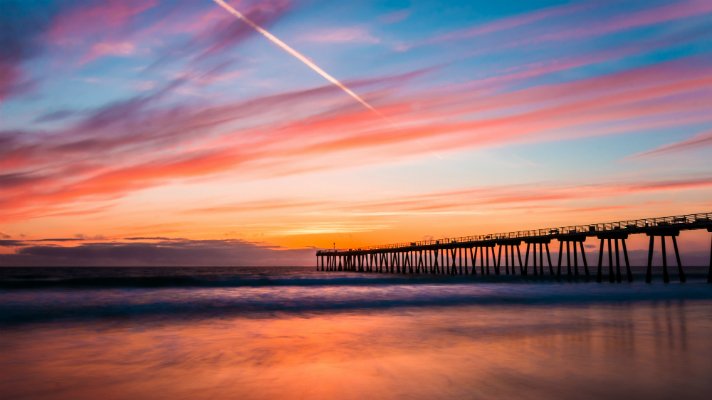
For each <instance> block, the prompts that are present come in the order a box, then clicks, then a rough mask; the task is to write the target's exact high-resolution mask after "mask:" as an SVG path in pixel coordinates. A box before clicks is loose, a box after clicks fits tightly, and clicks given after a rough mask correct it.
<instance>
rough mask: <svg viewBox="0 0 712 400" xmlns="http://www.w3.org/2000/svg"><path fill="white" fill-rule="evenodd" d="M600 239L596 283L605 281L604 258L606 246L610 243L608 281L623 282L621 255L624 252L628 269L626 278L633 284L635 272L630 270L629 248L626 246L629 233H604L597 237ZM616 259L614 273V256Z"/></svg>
mask: <svg viewBox="0 0 712 400" xmlns="http://www.w3.org/2000/svg"><path fill="white" fill-rule="evenodd" d="M596 237H597V238H598V239H600V240H601V248H600V251H599V253H598V270H597V272H596V282H599V283H600V282H601V281H602V280H603V271H602V268H603V258H604V255H603V253H604V251H605V249H604V248H605V245H606V243H608V281H609V282H621V281H622V280H623V279H622V275H621V260H620V253H621V250H622V251H623V258H624V261H625V268H626V278H627V280H628V282H633V272H632V271H631V269H630V261H629V259H628V247H627V246H626V240H627V239H628V233H626V232H602V233H600V234H598V235H596ZM614 254H615V258H616V263H615V265H616V270H615V273H614V272H613V255H614Z"/></svg>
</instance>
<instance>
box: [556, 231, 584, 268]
mask: <svg viewBox="0 0 712 400" xmlns="http://www.w3.org/2000/svg"><path fill="white" fill-rule="evenodd" d="M557 239H558V240H559V260H558V263H557V266H556V277H557V278H561V267H562V265H563V256H564V253H566V275H567V278H568V279H571V278H572V277H575V278H578V276H579V251H580V252H581V257H580V258H581V262H582V263H583V272H584V274H585V276H586V279H588V278H589V277H590V276H591V273H590V271H589V270H588V260H587V258H586V249H585V248H584V245H583V243H584V242H585V241H586V235H585V234H582V233H569V234H564V235H560V236H559V237H557ZM564 245H565V247H564ZM572 249H573V251H572ZM572 259H573V263H572V262H571V261H572ZM572 267H573V271H572V269H571V268H572Z"/></svg>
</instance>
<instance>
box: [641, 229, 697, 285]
mask: <svg viewBox="0 0 712 400" xmlns="http://www.w3.org/2000/svg"><path fill="white" fill-rule="evenodd" d="M646 235H648V236H649V237H650V245H649V247H648V268H647V270H646V272H645V282H647V283H650V282H652V281H653V252H654V250H655V237H659V238H660V250H661V252H662V254H661V255H662V263H663V281H664V282H665V283H669V282H670V274H669V273H668V267H667V249H666V243H665V240H666V238H668V237H669V238H671V239H672V244H673V250H674V251H675V260H676V261H677V272H678V276H679V279H680V282H685V281H686V280H687V279H686V277H685V271H683V270H682V262H681V261H680V251H679V250H678V248H677V237H678V236H679V235H680V231H679V230H678V229H674V228H665V227H662V228H661V227H656V228H653V229H649V230H648V232H646Z"/></svg>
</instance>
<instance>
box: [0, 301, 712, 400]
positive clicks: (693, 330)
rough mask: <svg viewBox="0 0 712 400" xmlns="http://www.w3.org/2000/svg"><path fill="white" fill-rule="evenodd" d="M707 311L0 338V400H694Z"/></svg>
mask: <svg viewBox="0 0 712 400" xmlns="http://www.w3.org/2000/svg"><path fill="white" fill-rule="evenodd" d="M711 332H712V302H710V301H653V302H634V303H623V304H588V305H587V304H578V305H558V306H556V305H546V306H526V305H509V306H508V305H498V306H491V305H488V306H452V307H419V308H399V309H391V310H388V309H386V310H348V311H341V312H311V313H301V314H299V313H297V314H295V313H262V314H254V315H249V316H239V317H238V316H223V317H215V318H192V319H188V320H184V321H180V320H176V319H175V318H172V319H166V320H160V319H156V318H151V317H147V316H143V317H139V318H130V317H127V318H122V319H111V320H106V319H104V320H94V321H78V322H77V321H75V322H70V321H65V322H54V323H37V324H32V325H29V326H24V327H22V328H8V329H4V330H0V351H1V353H2V357H1V358H0V370H2V371H3V374H2V375H1V376H0V393H2V394H3V396H2V397H3V398H7V399H41V398H52V399H102V400H109V399H198V398H200V399H204V398H211V399H285V398H289V399H291V398H308V399H334V398H344V399H365V398H368V399H393V398H411V399H433V398H458V399H459V398H475V399H477V398H482V399H490V398H497V399H502V398H518V399H544V398H577V399H581V398H583V399H586V398H604V397H605V398H646V399H662V398H672V397H679V398H700V399H702V398H707V396H708V395H709V393H712V380H710V379H709V378H710V371H712V357H711V356H712V341H710V337H709V335H710V333H711Z"/></svg>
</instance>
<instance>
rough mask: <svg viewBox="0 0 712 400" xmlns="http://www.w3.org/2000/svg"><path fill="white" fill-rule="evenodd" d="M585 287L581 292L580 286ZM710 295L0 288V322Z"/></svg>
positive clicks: (704, 291)
mask: <svg viewBox="0 0 712 400" xmlns="http://www.w3.org/2000/svg"><path fill="white" fill-rule="evenodd" d="M583 288H585V290H582V289H583ZM698 300H707V301H709V300H712V287H710V285H707V284H704V283H688V284H686V285H667V286H663V285H652V286H650V285H643V284H639V285H635V284H634V285H607V286H606V285H593V284H591V285H567V284H555V283H550V284H545V283H542V284H539V283H537V284H532V285H507V284H484V285H467V284H454V285H390V286H385V287H384V286H370V287H367V288H363V287H358V286H354V287H351V288H348V287H338V286H337V287H328V288H322V289H319V288H306V289H305V288H290V289H284V288H270V289H263V288H254V289H243V290H237V291H236V290H231V289H209V288H208V289H165V290H154V289H109V290H106V289H99V290H93V291H78V292H77V291H64V290H46V291H42V292H38V291H30V292H24V293H22V292H17V291H0V326H4V327H11V326H16V325H18V324H20V325H21V324H26V323H33V322H47V321H57V320H93V319H117V318H118V319H126V318H128V319H134V318H139V319H143V318H149V319H150V320H151V321H161V320H165V319H172V318H180V319H186V318H213V317H230V316H262V315H265V314H271V313H323V312H326V313H333V312H362V311H377V310H386V309H398V308H416V309H422V308H428V307H453V306H473V305H476V306H513V305H516V306H526V307H531V306H570V305H577V306H580V305H585V304H602V303H617V304H632V303H635V302H660V301H663V302H669V301H698Z"/></svg>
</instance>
